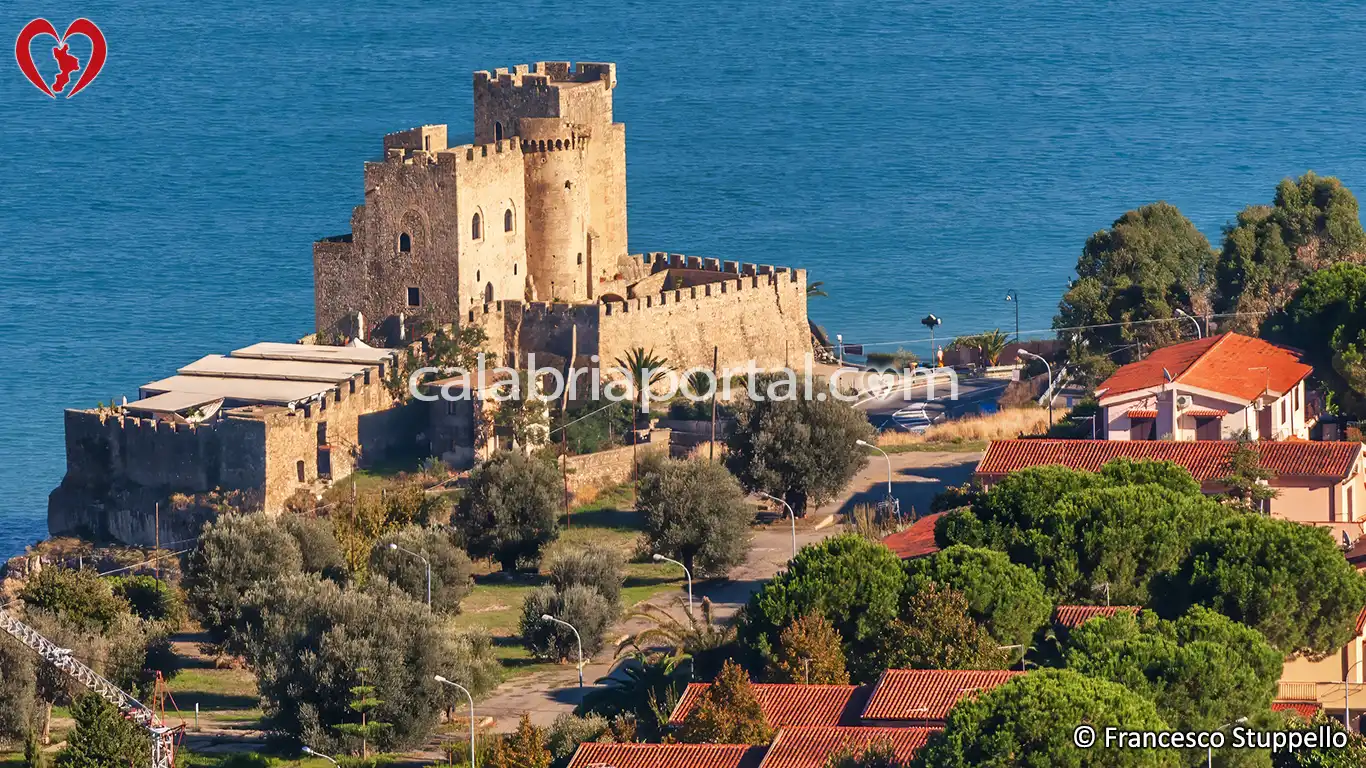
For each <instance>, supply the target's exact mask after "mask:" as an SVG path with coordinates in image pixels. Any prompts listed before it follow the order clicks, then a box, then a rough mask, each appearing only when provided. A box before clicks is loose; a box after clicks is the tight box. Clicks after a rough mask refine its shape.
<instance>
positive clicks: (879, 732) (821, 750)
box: [759, 727, 939, 768]
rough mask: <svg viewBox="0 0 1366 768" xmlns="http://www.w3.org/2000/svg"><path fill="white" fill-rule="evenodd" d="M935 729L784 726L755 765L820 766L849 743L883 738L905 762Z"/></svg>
mask: <svg viewBox="0 0 1366 768" xmlns="http://www.w3.org/2000/svg"><path fill="white" fill-rule="evenodd" d="M937 730H939V729H938V728H868V727H863V728H784V729H782V730H781V731H779V732H778V735H777V736H775V737H774V738H773V742H772V743H771V744H769V746H768V752H767V753H766V754H765V755H764V759H763V762H761V763H759V768H823V767H824V766H825V762H826V760H827V759H828V758H829V757H830V755H832V754H835V753H836V752H838V751H840V750H841V749H844V748H845V747H849V746H852V747H854V748H855V749H864V748H866V747H867V746H869V745H870V744H874V743H877V742H882V741H886V742H888V743H890V744H891V745H892V751H893V752H894V753H895V754H896V757H897V760H898V761H900V762H901V763H902V764H904V765H909V764H910V761H911V759H912V758H914V757H915V753H916V752H917V751H919V749H920V748H921V747H923V746H925V741H926V740H927V739H929V737H930V734H932V733H934V732H935V731H937Z"/></svg>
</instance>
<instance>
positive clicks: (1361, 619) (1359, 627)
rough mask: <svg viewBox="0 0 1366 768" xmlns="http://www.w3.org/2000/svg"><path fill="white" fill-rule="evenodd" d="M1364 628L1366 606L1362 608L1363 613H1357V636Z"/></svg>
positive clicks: (1365, 623) (1365, 626) (1365, 625)
mask: <svg viewBox="0 0 1366 768" xmlns="http://www.w3.org/2000/svg"><path fill="white" fill-rule="evenodd" d="M1363 630H1366V608H1362V609H1361V613H1358V614H1357V636H1360V635H1361V633H1362V631H1363Z"/></svg>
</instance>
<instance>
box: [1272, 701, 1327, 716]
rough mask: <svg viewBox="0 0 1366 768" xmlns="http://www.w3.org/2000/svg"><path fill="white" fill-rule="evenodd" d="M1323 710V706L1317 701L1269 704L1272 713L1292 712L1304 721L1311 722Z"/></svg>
mask: <svg viewBox="0 0 1366 768" xmlns="http://www.w3.org/2000/svg"><path fill="white" fill-rule="evenodd" d="M1322 709H1323V705H1322V704H1320V703H1318V702H1317V701H1273V702H1271V711H1272V712H1294V713H1295V714H1297V715H1299V716H1300V717H1302V718H1304V719H1305V720H1313V719H1314V715H1317V714H1318V713H1319V712H1320V711H1321V710H1322Z"/></svg>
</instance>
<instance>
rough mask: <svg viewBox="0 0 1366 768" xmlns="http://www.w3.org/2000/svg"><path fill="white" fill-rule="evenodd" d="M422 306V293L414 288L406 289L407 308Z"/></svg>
mask: <svg viewBox="0 0 1366 768" xmlns="http://www.w3.org/2000/svg"><path fill="white" fill-rule="evenodd" d="M421 305H422V293H421V292H420V291H418V289H416V288H409V289H408V306H410V307H418V306H421Z"/></svg>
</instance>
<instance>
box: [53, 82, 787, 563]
mask: <svg viewBox="0 0 1366 768" xmlns="http://www.w3.org/2000/svg"><path fill="white" fill-rule="evenodd" d="M615 86H616V67H615V65H612V64H588V63H580V64H579V65H578V66H577V67H573V68H571V67H570V65H569V64H568V63H563V62H541V63H538V64H536V65H535V66H534V67H527V66H517V67H516V68H514V69H513V71H510V72H509V71H507V70H503V69H500V70H498V71H497V72H495V73H492V74H490V73H488V72H476V73H475V74H474V123H475V142H476V143H474V144H468V145H464V146H455V147H452V146H449V145H448V143H447V129H446V126H444V125H426V126H421V127H418V128H413V129H411V130H407V131H402V132H400V133H394V134H390V135H388V136H386V137H385V138H384V158H383V160H381V161H380V162H367V163H366V164H365V199H364V203H363V204H362V205H360V206H357V207H356V209H355V211H354V212H353V214H352V216H351V233H350V234H348V235H342V236H339V237H330V238H326V239H324V240H321V241H318V242H317V243H315V244H314V248H313V262H314V291H315V301H316V306H315V314H316V320H317V340H318V341H323V340H327V341H335V342H336V343H333V344H322V343H317V344H308V343H304V344H281V343H270V342H263V343H260V344H255V345H251V346H249V347H245V348H243V349H239V350H235V351H233V352H231V353H230V354H228V355H208V356H205V357H203V358H201V359H200V360H197V361H195V362H193V363H190V364H189V365H186V366H184V367H182V368H180V369H179V370H178V371H177V374H176V375H174V376H171V377H169V378H166V379H162V380H159V381H154V382H150V383H148V384H146V385H143V386H142V387H141V388H139V392H138V397H137V399H135V400H134V401H132V402H125V403H123V404H122V405H118V406H112V405H111V406H110V407H107V408H106V407H100V408H95V409H71V410H68V411H67V412H66V454H67V471H66V475H65V477H64V478H63V480H62V484H61V485H60V486H59V487H58V488H57V489H55V490H54V491H53V492H52V494H51V495H50V496H49V502H48V529H49V531H50V532H51V533H53V534H62V533H85V534H87V535H93V536H95V537H97V538H112V539H115V540H118V541H122V542H125V543H130V544H144V545H145V544H151V543H152V542H153V541H155V540H156V539H157V537H158V533H159V534H160V540H161V541H162V542H166V541H175V540H180V539H183V538H192V537H193V536H194V535H196V534H197V532H198V530H199V526H200V525H202V523H203V521H204V520H206V519H211V518H212V517H213V516H215V515H217V514H220V513H221V512H222V511H223V510H225V509H243V508H246V509H264V510H265V511H267V512H270V513H276V512H279V511H281V510H282V509H283V508H284V506H285V504H286V502H287V501H288V500H289V499H290V498H291V497H293V496H295V495H296V494H300V493H307V494H315V493H317V492H319V491H320V490H321V489H322V488H325V487H326V486H327V485H328V484H329V483H333V482H336V481H337V480H341V479H343V478H345V477H346V476H348V475H349V474H351V472H353V471H354V470H355V469H356V468H359V467H364V466H366V465H368V464H370V463H372V462H376V461H381V460H383V459H385V458H386V457H387V456H391V455H395V454H406V453H410V452H411V451H412V450H413V448H414V446H415V445H416V446H420V450H426V451H427V452H428V453H430V454H432V455H437V456H445V457H448V458H452V459H453V460H455V461H456V462H457V463H459V464H461V465H465V464H466V463H468V462H472V461H473V460H474V458H475V456H476V455H477V453H476V449H478V448H479V447H480V446H476V445H475V444H474V442H475V441H476V440H477V438H476V437H475V436H474V435H475V432H476V430H474V429H473V423H474V419H475V415H474V410H473V409H474V406H473V405H472V404H471V403H468V402H465V403H447V402H440V403H436V404H433V405H432V406H431V407H427V404H426V403H420V402H413V403H407V404H404V403H402V402H401V401H400V400H398V399H395V392H394V391H393V390H392V389H390V388H389V387H387V386H386V385H385V382H386V379H387V378H388V377H389V374H390V371H391V370H393V368H394V367H395V366H396V365H398V354H399V353H398V352H397V351H396V350H395V349H390V348H394V347H402V346H408V347H409V348H410V349H420V348H421V343H420V342H419V343H417V344H416V345H415V346H414V337H415V336H418V335H420V334H418V331H419V330H421V329H422V328H430V327H434V326H444V325H465V324H474V325H477V326H479V327H481V328H483V329H484V330H485V332H486V333H487V335H488V339H489V346H490V347H492V349H491V350H489V351H492V352H494V353H495V354H496V355H497V357H499V358H501V359H500V360H496V361H493V363H491V364H499V363H501V364H510V365H514V366H521V365H524V364H525V363H527V362H529V356H531V355H533V354H534V355H535V356H536V361H535V362H536V365H537V367H545V366H556V367H559V366H563V365H565V364H567V363H568V362H570V361H571V360H572V361H573V363H574V364H575V365H576V366H578V367H581V368H585V367H592V366H597V365H600V366H603V367H605V368H608V371H609V375H610V367H611V366H612V364H613V362H614V361H615V360H617V359H619V358H622V357H625V356H626V355H627V354H628V353H629V352H630V351H631V350H633V349H636V348H642V349H645V350H651V351H653V352H654V353H655V354H656V355H657V356H659V357H661V358H663V359H664V360H666V361H667V364H668V366H669V367H670V368H672V369H674V370H676V371H684V370H687V369H690V368H694V367H702V368H708V369H709V368H711V367H712V364H713V354H714V353H715V354H716V355H717V358H716V360H717V362H719V364H720V366H721V368H722V369H723V370H724V369H725V368H745V367H746V366H747V364H749V363H750V362H753V364H754V365H755V367H757V368H759V369H769V368H778V367H783V366H786V365H791V366H793V367H800V366H801V365H802V364H803V362H804V360H805V357H806V355H808V354H810V353H811V351H812V345H811V330H810V327H809V325H808V321H807V314H806V272H805V270H800V269H798V270H793V269H788V268H785V267H773V266H767V265H756V264H741V263H737V262H733V261H726V262H722V261H719V260H717V259H710V258H707V259H703V258H697V257H691V256H681V255H678V254H666V253H647V254H642V255H631V254H630V252H629V250H628V248H627V239H626V131H625V127H624V126H623V125H622V124H621V123H616V122H613V119H612V93H613V90H614V88H615Z"/></svg>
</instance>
